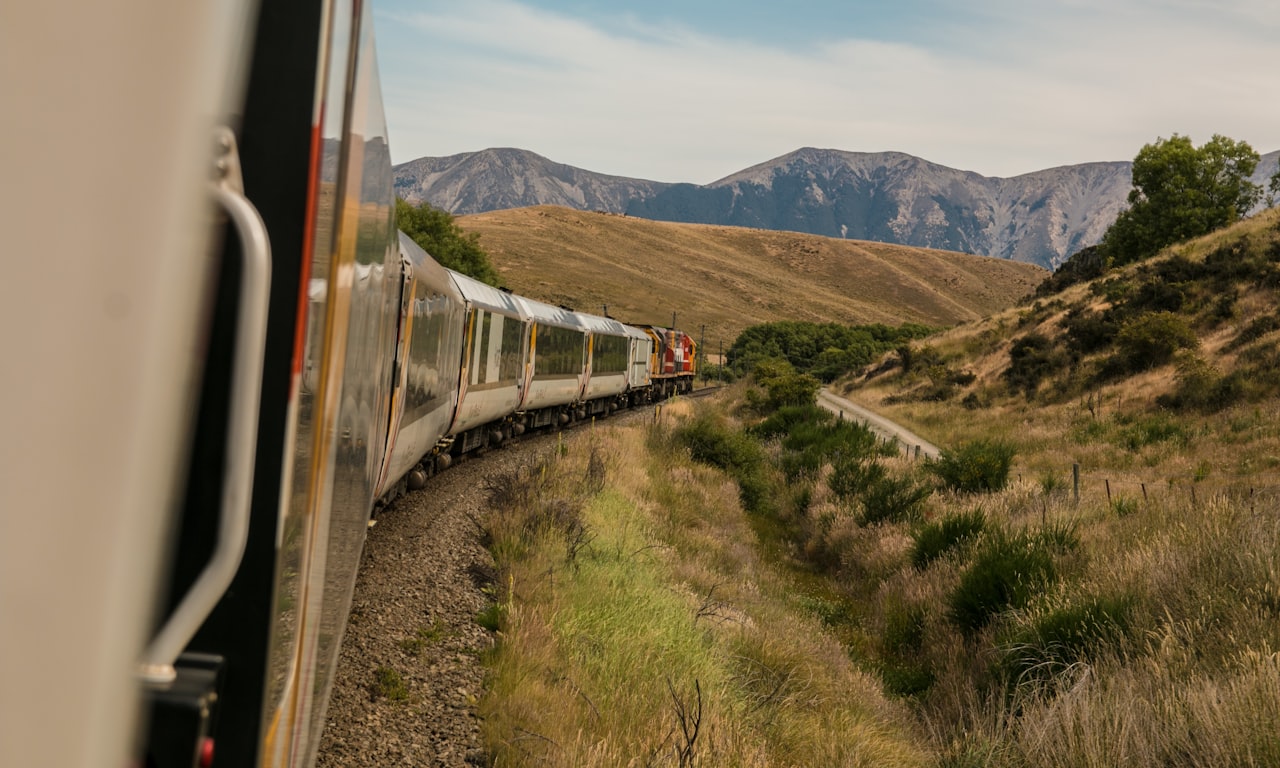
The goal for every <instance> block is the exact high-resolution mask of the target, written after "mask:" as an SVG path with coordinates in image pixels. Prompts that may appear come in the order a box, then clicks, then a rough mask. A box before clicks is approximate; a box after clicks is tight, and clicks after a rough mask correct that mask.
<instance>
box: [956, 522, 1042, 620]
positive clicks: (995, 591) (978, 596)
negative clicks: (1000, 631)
mask: <svg viewBox="0 0 1280 768" xmlns="http://www.w3.org/2000/svg"><path fill="white" fill-rule="evenodd" d="M1054 577H1055V570H1054V563H1053V553H1052V548H1051V547H1050V546H1049V543H1048V542H1047V541H1046V540H1045V539H1044V538H1043V537H1040V536H1033V535H1031V534H1028V533H1025V532H1023V533H1017V534H1008V533H1005V532H1003V531H996V532H994V533H988V535H987V538H985V539H984V540H983V543H982V545H981V546H980V547H979V549H978V552H977V554H976V556H975V557H974V561H973V563H972V564H971V565H970V566H969V568H968V569H967V570H965V572H964V574H963V575H962V576H961V577H960V583H959V584H957V585H956V587H955V588H954V589H953V590H952V591H951V593H950V595H948V597H947V616H948V618H949V619H950V620H951V621H952V623H954V624H955V625H956V626H957V627H959V628H960V629H961V631H963V632H964V633H965V634H966V635H972V634H975V633H977V632H978V631H979V630H981V629H982V628H983V627H985V626H986V625H987V624H988V623H989V622H990V621H991V619H992V617H994V616H995V615H996V614H998V613H1001V612H1002V611H1006V610H1008V609H1010V608H1022V607H1024V606H1026V605H1027V603H1029V602H1030V601H1031V598H1032V597H1034V596H1035V595H1036V594H1037V593H1038V592H1039V591H1040V589H1042V588H1043V587H1044V585H1046V584H1048V583H1049V582H1051V581H1052V580H1053V579H1054Z"/></svg>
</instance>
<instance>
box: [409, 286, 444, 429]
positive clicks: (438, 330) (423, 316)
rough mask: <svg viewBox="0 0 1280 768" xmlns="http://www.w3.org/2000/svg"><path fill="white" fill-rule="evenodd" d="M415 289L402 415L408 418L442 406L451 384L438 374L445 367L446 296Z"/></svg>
mask: <svg viewBox="0 0 1280 768" xmlns="http://www.w3.org/2000/svg"><path fill="white" fill-rule="evenodd" d="M418 289H419V290H418V291H415V293H414V297H413V305H412V307H411V310H410V319H409V322H410V323H411V325H410V328H409V361H408V371H407V372H406V374H407V375H406V379H407V380H406V381H405V394H404V407H405V414H406V418H407V419H408V420H409V421H412V420H414V419H417V418H419V417H420V416H422V415H424V414H426V413H429V412H430V411H432V410H434V409H435V408H437V407H438V406H440V405H442V404H443V402H444V400H445V398H446V397H448V396H449V395H450V394H451V393H452V390H451V388H450V386H448V385H447V384H446V383H445V382H441V381H440V374H439V372H440V371H443V370H447V368H448V366H447V365H446V364H445V361H444V360H442V359H441V356H442V353H443V352H444V349H445V345H444V343H443V342H444V333H445V327H446V325H447V324H448V317H449V313H448V310H449V299H448V297H447V296H444V295H440V294H433V295H430V296H426V295H423V294H422V293H419V291H421V290H422V286H421V285H419V286H418ZM455 349H456V347H455ZM454 354H457V353H456V352H455V353H454ZM454 359H455V360H456V359H457V358H454Z"/></svg>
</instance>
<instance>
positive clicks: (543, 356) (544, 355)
mask: <svg viewBox="0 0 1280 768" xmlns="http://www.w3.org/2000/svg"><path fill="white" fill-rule="evenodd" d="M585 342H586V336H585V334H583V333H582V332H580V331H575V330H573V329H571V328H556V327H554V326H548V325H540V326H538V328H537V348H536V349H537V351H536V357H535V359H534V367H533V375H535V376H577V375H579V374H580V373H582V362H583V354H584V353H585V348H584V345H585Z"/></svg>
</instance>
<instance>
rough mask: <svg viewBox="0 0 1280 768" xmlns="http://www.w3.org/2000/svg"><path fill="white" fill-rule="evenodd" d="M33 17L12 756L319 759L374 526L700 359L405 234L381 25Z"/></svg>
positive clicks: (267, 11)
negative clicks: (397, 507)
mask: <svg viewBox="0 0 1280 768" xmlns="http://www.w3.org/2000/svg"><path fill="white" fill-rule="evenodd" d="M20 16H21V19H20V20H19V21H21V23H22V28H23V33H22V34H21V35H11V36H8V37H6V45H7V46H9V49H8V50H7V51H6V52H7V53H8V54H9V55H10V58H11V60H13V61H21V62H23V64H24V67H23V72H24V74H23V75H22V77H23V78H24V82H23V83H22V86H23V87H11V86H12V85H13V84H14V81H13V80H11V78H14V77H16V75H15V74H13V73H8V72H6V73H5V75H4V80H3V82H4V84H5V94H4V97H5V104H6V114H7V115H8V117H9V119H8V120H7V121H6V122H5V124H4V128H3V130H4V135H3V136H0V146H3V147H4V148H5V150H6V155H5V163H4V164H5V167H6V171H7V172H8V173H9V174H11V177H10V178H11V179H17V180H19V181H20V182H21V185H22V189H21V190H20V191H18V192H15V193H13V194H9V192H10V189H12V188H13V185H12V182H10V181H6V185H7V187H8V188H7V189H6V197H5V201H4V205H2V206H0V216H2V217H3V219H2V220H0V225H2V226H3V228H4V231H5V233H6V245H7V248H8V249H9V250H8V252H9V253H10V254H12V256H13V258H11V259H10V260H8V262H7V264H6V266H7V267H8V268H9V269H8V274H7V275H6V277H5V280H3V281H0V313H3V315H2V316H0V321H2V322H3V324H4V327H5V328H7V329H10V332H11V333H12V334H13V336H12V339H11V340H10V341H7V342H6V356H5V364H4V366H3V367H0V376H2V377H3V380H2V389H0V391H2V392H3V393H4V397H3V398H2V399H0V419H2V421H0V423H3V424H4V425H5V433H6V437H7V438H8V440H7V445H6V448H5V451H6V452H5V456H4V458H3V461H0V472H2V473H3V474H2V475H0V493H3V494H4V496H3V499H2V500H0V501H2V502H3V507H4V510H5V512H4V514H3V515H2V516H0V526H3V527H0V680H3V681H4V685H0V764H3V765H15V766H16V765H58V766H88V765H112V766H122V765H140V766H141V765H145V766H159V767H167V766H192V765H213V766H252V765H261V766H307V765H310V764H312V763H313V762H314V759H315V755H316V749H317V746H318V744H319V738H320V733H321V731H322V728H323V725H324V722H325V706H326V703H327V701H328V696H329V691H330V687H331V685H332V680H333V670H334V666H335V664H336V663H337V656H338V649H339V645H340V643H341V640H342V632H343V628H344V626H345V623H346V620H347V615H348V612H349V608H350V602H351V595H352V589H353V586H354V581H355V573H356V569H357V566H358V564H359V559H360V550H361V547H362V545H363V542H364V536H365V532H366V530H367V523H368V520H369V516H370V514H371V511H372V510H373V508H374V504H375V503H376V502H377V501H378V500H379V499H382V498H386V497H387V496H388V495H392V494H394V493H397V492H399V491H400V490H401V489H403V488H404V487H406V486H407V485H419V484H421V482H422V481H424V479H425V478H426V476H427V475H429V474H431V473H432V472H434V471H436V470H437V469H439V468H442V467H443V466H445V465H446V464H447V463H448V462H449V461H450V460H452V459H453V458H456V457H457V456H459V455H462V454H465V453H467V452H470V451H473V450H477V449H479V448H483V447H489V446H493V445H495V444H499V443H501V442H503V441H505V440H506V439H508V438H510V437H512V436H514V435H517V434H519V433H520V432H521V431H523V430H525V429H528V428H536V427H548V426H549V427H556V426H560V425H562V424H565V423H568V422H571V421H574V420H577V419H581V418H586V417H588V416H590V415H603V414H607V413H609V412H610V411H612V410H613V409H615V408H616V407H618V406H621V405H623V404H637V403H643V402H648V401H650V400H651V399H654V398H660V397H665V396H667V395H669V394H672V393H674V392H677V391H686V390H687V389H688V388H690V387H691V382H692V376H693V374H694V367H693V361H694V354H693V353H694V346H693V342H692V339H691V338H689V337H688V335H687V334H684V333H683V332H680V331H676V330H673V329H662V328H657V327H652V326H646V327H633V326H628V325H625V324H623V323H620V322H618V321H616V320H612V319H610V318H604V317H598V316H593V315H585V314H582V313H577V312H573V311H570V310H566V309H563V308H560V307H554V306H551V305H548V304H544V303H541V302H537V301H534V300H531V299H526V298H523V297H519V296H515V295H512V294H508V293H504V292H502V291H499V290H496V289H493V288H490V287H489V286H485V285H482V284H480V283H478V282H476V281H475V280H472V279H470V278H467V277H465V276H462V275H459V274H457V273H454V272H450V271H449V270H447V269H445V268H443V267H441V266H440V265H439V264H437V263H436V262H435V261H434V260H432V259H431V257H430V256H429V255H428V254H426V253H425V252H424V251H423V250H422V249H421V248H419V247H418V246H417V245H416V244H415V243H413V242H412V241H411V240H410V239H409V238H407V237H405V236H404V235H403V234H400V233H398V232H397V230H396V227H395V222H394V210H395V206H394V202H395V201H394V197H393V194H392V184H391V181H392V173H391V162H390V153H389V149H388V143H387V131H386V126H385V122H384V118H383V109H382V103H381V96H380V87H379V79H378V69H377V63H376V60H375V58H374V48H373V24H372V19H371V8H370V6H369V5H368V4H367V3H363V2H360V1H359V0H264V2H262V3H261V5H254V4H252V3H241V2H235V1H234V0H187V1H186V2H181V3H173V2H169V0H109V1H108V2H102V3H87V2H85V3H78V4H74V7H71V8H68V7H65V6H64V5H62V4H57V3H52V4H51V3H29V4H25V5H23V6H22V10H21V12H20ZM54 39H57V40H59V41H61V44H60V45H58V46H50V45H49V44H48V41H49V40H54ZM66 50H75V51H77V56H75V57H67V56H66V55H65V51H66ZM86 61H90V62H93V63H92V65H91V66H85V65H84V64H83V62H86ZM28 81H29V82H28ZM50 105H56V108H57V110H58V111H57V112H56V113H55V111H54V110H53V109H52V108H51V106H50ZM90 129H91V130H92V133H90ZM211 147H212V152H211ZM70 177H79V178H87V179H93V180H95V182H101V184H102V186H101V190H102V191H101V194H97V193H95V196H94V199H93V200H92V203H91V204H86V205H83V206H80V208H79V209H78V211H77V215H76V217H75V218H74V221H67V220H66V217H65V215H64V212H63V211H62V210H61V209H60V207H59V206H54V205H50V204H49V201H50V200H56V199H60V198H62V197H64V196H65V190H63V189H62V188H61V187H60V186H59V185H60V184H62V183H65V179H66V178H70ZM39 286H51V287H52V288H53V289H54V293H52V294H51V293H48V292H46V291H40V290H35V288H37V287H39ZM663 309H666V308H663Z"/></svg>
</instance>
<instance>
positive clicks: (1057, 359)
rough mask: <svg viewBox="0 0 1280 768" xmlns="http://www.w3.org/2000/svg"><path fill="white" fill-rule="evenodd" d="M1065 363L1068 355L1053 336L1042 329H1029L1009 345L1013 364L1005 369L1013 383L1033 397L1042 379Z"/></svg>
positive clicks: (1007, 379)
mask: <svg viewBox="0 0 1280 768" xmlns="http://www.w3.org/2000/svg"><path fill="white" fill-rule="evenodd" d="M1065 364H1066V355H1063V354H1061V353H1060V352H1058V351H1057V349H1055V347H1054V343H1053V341H1052V340H1051V339H1049V337H1047V336H1045V335H1044V334H1041V333H1029V334H1027V335H1026V336H1022V337H1020V338H1018V339H1015V340H1014V342H1013V345H1012V346H1011V347H1010V348H1009V368H1008V369H1007V370H1005V372H1004V378H1005V381H1007V382H1009V386H1010V387H1013V388H1014V389H1017V390H1021V391H1022V392H1023V394H1025V395H1026V396H1027V397H1031V396H1032V395H1034V394H1035V393H1036V390H1037V389H1039V388H1040V382H1042V381H1043V380H1044V379H1045V378H1047V377H1049V376H1052V375H1053V374H1054V373H1055V372H1056V371H1058V370H1060V369H1061V368H1062V367H1063V366H1064V365H1065Z"/></svg>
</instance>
